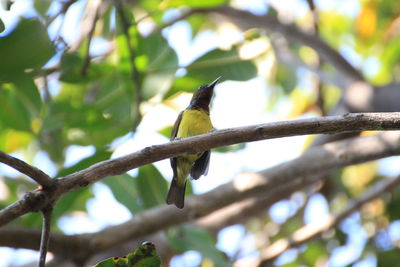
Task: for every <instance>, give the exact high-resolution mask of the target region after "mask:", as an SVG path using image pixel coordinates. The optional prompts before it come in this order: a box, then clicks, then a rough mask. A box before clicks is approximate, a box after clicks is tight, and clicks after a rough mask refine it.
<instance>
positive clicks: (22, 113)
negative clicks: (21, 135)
mask: <svg viewBox="0 0 400 267" xmlns="http://www.w3.org/2000/svg"><path fill="white" fill-rule="evenodd" d="M17 91H18V90H17V89H16V88H15V85H13V84H9V86H7V87H6V86H1V85H0V106H1V108H0V125H3V127H9V128H12V129H15V130H19V131H27V132H30V131H31V124H30V123H31V114H30V112H29V110H28V109H27V107H26V106H25V105H24V103H23V101H22V99H21V98H20V97H19V94H18V92H17Z"/></svg>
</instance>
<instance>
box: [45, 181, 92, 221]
mask: <svg viewBox="0 0 400 267" xmlns="http://www.w3.org/2000/svg"><path fill="white" fill-rule="evenodd" d="M93 197H94V195H93V193H92V192H91V190H90V188H89V187H85V188H82V189H79V190H76V191H72V192H69V193H68V194H65V195H64V196H63V197H61V198H60V199H59V200H58V201H57V203H56V205H55V207H54V209H53V214H52V220H53V223H54V224H56V223H57V219H58V218H60V217H61V216H63V215H65V214H67V213H69V212H72V211H77V210H79V211H86V202H87V201H88V200H89V199H91V198H93Z"/></svg>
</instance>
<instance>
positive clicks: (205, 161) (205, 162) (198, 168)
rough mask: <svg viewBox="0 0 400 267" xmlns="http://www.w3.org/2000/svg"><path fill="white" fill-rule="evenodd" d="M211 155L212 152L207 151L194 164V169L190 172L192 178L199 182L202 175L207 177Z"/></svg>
mask: <svg viewBox="0 0 400 267" xmlns="http://www.w3.org/2000/svg"><path fill="white" fill-rule="evenodd" d="M210 155H211V151H210V150H207V151H205V152H204V153H203V155H201V157H200V158H199V159H198V160H196V161H195V162H194V164H193V166H192V169H191V170H190V176H192V178H193V179H195V180H197V179H199V178H200V176H201V175H203V174H204V175H207V173H208V166H209V165H210Z"/></svg>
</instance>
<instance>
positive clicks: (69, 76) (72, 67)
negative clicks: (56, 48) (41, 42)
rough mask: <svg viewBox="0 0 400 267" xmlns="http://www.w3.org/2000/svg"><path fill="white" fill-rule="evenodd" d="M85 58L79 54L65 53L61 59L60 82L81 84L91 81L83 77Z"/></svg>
mask: <svg viewBox="0 0 400 267" xmlns="http://www.w3.org/2000/svg"><path fill="white" fill-rule="evenodd" d="M83 62H84V61H83V58H82V57H81V56H80V55H79V54H78V53H64V54H63V55H62V57H61V63H60V69H61V75H60V81H62V82H68V83H80V82H87V81H89V79H88V77H87V76H83V75H82V73H81V72H82V67H83Z"/></svg>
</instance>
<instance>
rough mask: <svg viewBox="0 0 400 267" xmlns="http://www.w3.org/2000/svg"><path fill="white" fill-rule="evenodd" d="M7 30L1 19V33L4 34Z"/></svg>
mask: <svg viewBox="0 0 400 267" xmlns="http://www.w3.org/2000/svg"><path fill="white" fill-rule="evenodd" d="M5 29H6V26H5V25H4V22H3V20H2V19H1V18H0V33H1V32H3V31H4V30H5Z"/></svg>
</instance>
